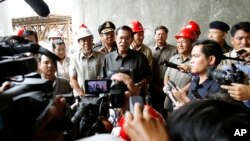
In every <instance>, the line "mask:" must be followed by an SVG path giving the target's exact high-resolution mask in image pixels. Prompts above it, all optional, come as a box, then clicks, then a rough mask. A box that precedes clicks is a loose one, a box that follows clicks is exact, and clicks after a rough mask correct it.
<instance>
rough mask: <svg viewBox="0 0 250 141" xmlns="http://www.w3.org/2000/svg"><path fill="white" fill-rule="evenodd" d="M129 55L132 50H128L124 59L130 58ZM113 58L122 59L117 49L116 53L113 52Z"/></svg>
mask: <svg viewBox="0 0 250 141" xmlns="http://www.w3.org/2000/svg"><path fill="white" fill-rule="evenodd" d="M131 53H132V50H131V49H128V55H127V56H125V57H128V56H130V54H131ZM114 57H115V59H116V60H117V59H118V58H123V57H122V56H121V55H120V54H119V53H118V49H117V50H116V51H114Z"/></svg>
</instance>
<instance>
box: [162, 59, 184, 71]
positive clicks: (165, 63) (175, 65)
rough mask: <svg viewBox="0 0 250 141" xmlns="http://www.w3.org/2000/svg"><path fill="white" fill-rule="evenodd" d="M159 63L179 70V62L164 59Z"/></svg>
mask: <svg viewBox="0 0 250 141" xmlns="http://www.w3.org/2000/svg"><path fill="white" fill-rule="evenodd" d="M159 64H160V65H164V66H167V67H170V68H174V69H177V70H179V68H178V65H177V64H174V63H171V62H169V61H167V60H162V61H161V62H160V63H159Z"/></svg>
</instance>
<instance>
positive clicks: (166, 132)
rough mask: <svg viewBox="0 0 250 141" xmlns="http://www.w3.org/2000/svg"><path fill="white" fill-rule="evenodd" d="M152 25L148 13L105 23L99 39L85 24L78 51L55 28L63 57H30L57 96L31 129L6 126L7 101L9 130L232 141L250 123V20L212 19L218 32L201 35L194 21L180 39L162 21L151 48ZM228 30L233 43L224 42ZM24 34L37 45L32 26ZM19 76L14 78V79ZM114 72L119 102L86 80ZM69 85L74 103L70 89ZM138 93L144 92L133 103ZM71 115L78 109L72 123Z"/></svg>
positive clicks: (6, 86) (153, 140) (152, 140)
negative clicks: (148, 29) (146, 22)
mask: <svg viewBox="0 0 250 141" xmlns="http://www.w3.org/2000/svg"><path fill="white" fill-rule="evenodd" d="M144 30H145V29H144V28H143V26H142V24H141V23H140V22H139V21H132V22H131V23H130V24H129V25H128V26H126V25H124V26H120V27H118V28H117V29H116V27H115V25H114V24H113V23H112V22H110V21H106V22H104V23H103V24H101V25H100V26H99V27H98V32H99V35H100V42H99V43H96V44H94V43H93V38H94V37H93V34H92V33H91V31H90V30H89V29H88V28H87V26H86V25H84V24H82V25H80V27H79V30H78V32H77V33H76V38H77V39H76V40H77V41H78V47H74V50H73V51H72V50H71V52H69V53H67V47H66V45H65V43H64V41H63V36H62V33H61V32H60V31H58V30H53V31H51V32H50V33H49V35H48V40H49V41H50V42H49V43H47V44H46V45H45V47H46V48H47V49H48V50H50V51H51V52H53V53H54V54H55V55H57V56H58V57H51V56H46V55H44V54H34V53H33V54H25V56H33V57H34V58H35V59H36V61H37V63H38V69H37V73H38V74H40V76H41V77H40V78H41V79H45V80H49V81H50V82H51V85H52V91H53V96H52V97H51V99H53V102H52V103H53V104H50V105H49V106H48V107H46V113H45V114H44V116H43V118H42V119H41V120H39V122H37V123H35V124H34V125H33V126H31V127H27V128H28V129H27V130H26V129H25V128H26V127H18V128H17V127H14V125H12V124H10V126H13V127H9V128H6V127H5V126H4V124H5V123H4V122H2V121H1V118H2V117H3V115H4V114H2V111H4V110H2V109H0V110H1V111H0V134H1V136H0V137H1V138H2V139H4V140H10V139H17V137H20V138H21V137H22V138H23V139H25V140H43V141H44V140H53V141H54V140H75V139H80V138H82V137H88V136H90V135H94V134H95V133H109V134H110V133H111V130H113V131H112V135H107V134H99V135H94V136H92V137H88V138H83V139H81V140H86V141H87V140H103V139H106V140H121V139H124V140H133V141H139V140H144V141H159V140H162V141H163V140H165V141H168V140H173V141H177V140H180V141H181V140H223V141H228V140H234V139H235V136H236V137H237V134H235V132H236V131H237V129H246V130H247V129H248V131H250V109H249V107H250V85H249V84H248V82H249V77H250V67H249V62H250V49H249V48H250V23H249V22H240V23H237V24H235V25H233V26H232V27H231V30H230V27H229V25H228V24H226V23H224V22H222V21H213V22H211V23H210V24H209V34H208V38H209V39H204V40H199V35H200V33H201V31H200V27H199V25H198V24H197V23H196V22H195V21H190V22H189V23H187V25H185V27H183V28H182V29H181V30H180V32H179V33H178V34H177V35H176V36H175V38H176V40H177V45H176V47H175V46H172V45H169V44H168V43H167V37H168V29H167V28H166V27H165V26H158V27H156V29H155V37H154V38H155V44H153V45H150V46H147V45H145V44H143V39H144ZM229 30H230V33H231V45H232V47H230V46H229V45H228V44H227V43H226V40H225V39H226V37H227V34H228V32H229ZM16 35H17V36H21V37H23V38H25V39H27V40H29V41H30V42H33V43H34V44H37V43H38V42H39V41H38V36H37V33H36V32H35V31H32V30H24V29H21V30H19V31H18V32H17V33H16ZM13 40H15V39H13ZM1 42H4V40H2V41H1ZM72 52H73V53H72ZM223 54H224V55H223ZM2 60H4V59H2ZM16 69H18V68H16ZM1 78H4V76H1ZM14 79H15V77H14V76H13V77H12V78H11V79H8V80H14ZM107 79H109V80H112V85H113V83H115V82H119V83H118V85H115V86H114V85H113V87H111V90H110V93H109V94H110V96H109V97H108V99H111V100H110V101H111V102H110V103H106V102H107V101H106V97H105V96H103V95H105V94H100V95H98V97H102V99H99V98H96V95H95V97H94V96H93V95H91V94H90V93H87V92H88V91H87V90H86V89H88V88H87V85H86V84H85V82H86V80H107ZM1 81H2V80H1ZM115 84H116V83H115ZM95 86H98V84H96V85H95ZM14 87H15V84H13V83H12V82H10V81H6V82H4V83H2V86H1V89H0V91H1V93H3V94H2V95H6V93H4V92H6V91H8V90H10V89H12V88H14ZM98 87H99V86H98ZM107 88H108V87H107ZM105 89H106V87H105ZM121 89H122V91H119V90H121ZM99 91H101V90H98V92H99ZM69 93H72V95H73V96H72V97H73V98H74V104H73V103H72V102H69V101H68V100H69V99H68V98H66V97H64V94H69ZM95 94H96V93H95ZM118 94H119V95H118ZM121 94H122V96H121ZM133 96H141V97H142V99H143V100H142V101H138V102H140V104H138V103H135V104H134V103H133V104H134V106H133V104H132V106H133V107H130V106H131V105H130V104H131V103H130V102H131V101H130V97H133ZM121 97H122V98H121ZM1 98H2V99H3V98H4V97H1ZM1 98H0V100H1ZM1 101H2V100H1ZM93 103H94V104H93ZM143 103H146V106H144V105H143ZM105 104H106V107H108V108H107V109H106V107H105ZM0 105H1V104H0ZM72 105H74V106H72ZM103 105H104V106H103ZM110 105H111V107H113V109H114V111H113V112H112V111H111V110H110V109H109V108H110ZM114 105H119V106H114ZM2 107H4V106H2V105H1V108H2ZM132 108H134V109H133V110H132ZM3 109H4V108H3ZM79 109H80V110H79ZM129 110H130V112H128V111H129ZM86 111H87V112H86ZM131 111H133V114H131ZM92 112H93V114H92ZM86 113H88V114H86ZM22 116H23V115H22ZM27 116H28V115H27ZM85 116H88V118H87V117H85ZM92 116H93V118H92ZM68 117H70V118H71V117H72V118H71V122H72V123H73V124H72V123H70V120H69V121H68V120H67V118H68ZM110 117H113V118H114V119H112V120H111V119H109V118H110ZM17 118H18V117H17ZM91 119H92V120H91ZM108 119H109V120H108ZM3 121H5V120H3ZM111 121H112V123H111ZM68 122H69V123H68ZM87 122H88V123H89V124H88V123H87ZM100 123H101V124H100ZM65 124H67V125H65ZM76 124H77V125H76ZM78 124H79V125H78ZM20 125H22V124H20ZM55 126H57V127H55ZM65 126H67V127H66V128H65ZM79 127H81V128H79ZM11 128H15V130H13V137H9V135H10V134H12V133H9V131H12V130H9V131H6V130H7V129H11ZM59 128H62V129H59ZM69 128H70V130H69ZM19 129H24V130H23V132H21V133H23V135H20V134H18V135H19V136H15V137H14V134H16V132H17V130H19ZM92 130H95V131H92ZM14 131H15V132H14ZM85 132H87V133H85ZM117 132H118V133H117ZM249 133H250V132H246V134H245V137H246V140H249V139H250V136H249ZM83 134H84V135H83ZM7 135H8V136H7ZM2 139H1V140H2ZM244 139H245V138H240V139H239V140H244Z"/></svg>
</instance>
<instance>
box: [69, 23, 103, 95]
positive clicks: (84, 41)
mask: <svg viewBox="0 0 250 141" xmlns="http://www.w3.org/2000/svg"><path fill="white" fill-rule="evenodd" d="M76 36H77V41H78V43H79V46H80V50H78V51H77V52H76V53H74V54H73V55H72V57H71V60H70V67H69V75H70V83H71V85H72V87H73V89H74V94H75V96H77V95H79V96H80V97H83V96H85V87H84V81H85V80H94V79H97V78H98V76H99V75H100V72H101V66H102V62H103V59H104V55H105V54H104V53H103V52H100V51H95V50H93V35H92V33H91V32H90V31H89V29H88V28H87V27H80V28H79V30H78V32H77V35H76Z"/></svg>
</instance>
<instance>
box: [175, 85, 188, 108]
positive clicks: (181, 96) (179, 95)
mask: <svg viewBox="0 0 250 141" xmlns="http://www.w3.org/2000/svg"><path fill="white" fill-rule="evenodd" d="M178 89H179V91H176V90H172V92H173V95H174V97H175V98H176V99H177V101H178V105H177V106H178V107H180V106H182V105H184V104H186V103H188V102H189V101H190V99H189V98H188V97H187V94H186V93H185V92H184V91H182V90H180V88H178Z"/></svg>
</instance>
